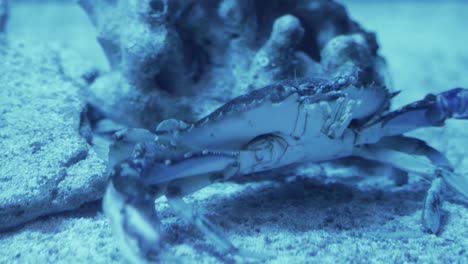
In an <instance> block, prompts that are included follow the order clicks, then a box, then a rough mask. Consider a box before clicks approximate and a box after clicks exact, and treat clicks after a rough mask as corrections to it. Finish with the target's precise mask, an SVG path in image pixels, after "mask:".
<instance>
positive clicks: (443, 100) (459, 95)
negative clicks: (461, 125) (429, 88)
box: [438, 88, 468, 119]
mask: <svg viewBox="0 0 468 264" xmlns="http://www.w3.org/2000/svg"><path fill="white" fill-rule="evenodd" d="M438 99H439V100H438V102H439V106H440V107H441V108H442V109H443V110H444V112H447V113H449V114H450V116H451V117H452V118H455V119H468V89H465V88H455V89H452V90H448V91H446V92H443V93H441V94H440V95H439V96H438Z"/></svg>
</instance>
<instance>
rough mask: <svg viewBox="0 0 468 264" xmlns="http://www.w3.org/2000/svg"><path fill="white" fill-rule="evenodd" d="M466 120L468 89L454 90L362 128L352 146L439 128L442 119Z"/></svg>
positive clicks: (417, 103) (410, 105) (423, 100)
mask: <svg viewBox="0 0 468 264" xmlns="http://www.w3.org/2000/svg"><path fill="white" fill-rule="evenodd" d="M448 118H454V119H468V89H465V88H455V89H451V90H448V91H445V92H442V93H440V94H437V95H433V94H429V95H427V96H426V98H424V99H422V100H420V101H416V102H414V103H411V104H409V105H406V106H404V107H403V108H401V109H399V110H396V111H392V112H390V113H388V114H386V115H384V116H382V117H381V118H379V119H377V120H375V121H372V122H370V123H368V124H366V125H365V127H364V128H363V129H361V131H360V132H359V137H358V139H357V140H356V144H357V145H360V144H370V143H375V142H378V141H379V140H380V139H381V138H383V137H386V136H396V135H401V134H403V133H405V132H408V131H411V130H414V129H417V128H422V127H430V126H442V125H443V124H444V122H445V120H446V119H448Z"/></svg>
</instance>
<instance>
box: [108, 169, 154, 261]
mask: <svg viewBox="0 0 468 264" xmlns="http://www.w3.org/2000/svg"><path fill="white" fill-rule="evenodd" d="M141 171H142V169H141V165H140V164H138V163H137V162H136V161H124V162H122V163H120V164H118V165H116V166H115V167H114V169H113V171H112V172H111V182H110V184H109V185H108V187H107V190H106V194H105V196H104V200H103V210H104V213H105V214H106V216H107V218H108V219H109V221H110V224H111V227H112V229H113V233H114V235H115V236H116V237H115V238H116V239H117V242H118V243H119V246H120V247H119V248H120V249H121V250H122V253H123V255H124V256H125V258H126V259H127V260H129V261H130V262H131V263H146V262H147V261H148V260H154V259H155V258H156V257H157V256H158V255H159V254H158V253H159V251H160V230H159V226H160V223H159V219H158V218H157V215H156V211H155V208H154V197H155V194H154V193H152V191H151V190H150V189H149V188H148V187H147V186H145V185H144V184H143V183H142V182H141V181H140V175H141Z"/></svg>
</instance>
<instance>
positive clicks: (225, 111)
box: [156, 76, 392, 151]
mask: <svg viewBox="0 0 468 264" xmlns="http://www.w3.org/2000/svg"><path fill="white" fill-rule="evenodd" d="M357 83H358V81H357V79H356V78H355V77H353V76H344V77H340V78H337V79H335V80H332V81H326V80H322V79H311V78H307V79H299V80H290V81H283V82H280V83H277V84H274V85H270V86H267V87H264V88H261V89H258V90H254V91H252V92H250V93H248V94H246V95H242V96H239V97H237V98H235V99H233V100H232V101H230V102H228V103H226V104H225V105H223V106H221V107H220V108H218V109H217V110H215V111H214V112H213V113H211V114H210V115H208V116H206V117H204V118H202V119H200V120H199V121H197V122H195V123H194V124H191V125H187V124H185V123H183V124H181V123H178V124H177V125H174V123H172V124H170V125H168V123H167V122H166V123H165V122H163V123H161V124H160V125H159V126H158V128H157V132H156V133H158V134H159V135H167V134H168V133H170V134H171V135H172V136H174V138H175V140H176V141H177V142H178V143H180V144H183V145H187V146H192V147H194V148H197V149H209V150H222V151H226V150H229V151H235V150H240V149H243V148H244V147H245V146H246V144H247V143H249V142H250V141H251V140H252V139H254V138H255V137H257V136H259V135H266V134H274V133H281V134H283V135H291V136H293V137H298V136H300V134H302V133H304V131H299V130H301V129H302V130H305V129H306V130H307V133H319V132H320V128H321V126H322V123H323V122H324V120H325V118H326V117H325V116H323V112H324V110H327V109H323V108H324V107H325V108H327V107H328V108H329V107H330V106H331V104H332V103H333V102H334V101H336V100H337V99H338V98H340V97H343V96H346V97H347V98H348V100H349V101H351V102H353V104H354V106H353V107H352V109H351V108H350V109H349V111H350V112H349V113H347V114H348V115H349V116H351V117H352V119H353V120H356V122H355V123H356V124H361V123H363V122H364V121H365V120H368V119H370V118H372V117H375V116H378V115H379V114H381V113H382V112H383V111H384V110H386V109H388V107H389V103H390V98H391V97H392V94H391V93H389V91H388V90H387V89H386V88H385V87H383V86H379V85H371V86H367V87H363V86H361V87H357V86H358V85H357ZM329 104H330V105H329ZM318 106H320V107H318ZM301 108H306V111H305V112H304V111H302V109H301ZM303 114H307V115H308V117H307V118H308V119H309V120H311V122H308V123H307V125H308V126H309V127H307V128H304V127H302V128H300V127H299V126H301V125H304V124H300V123H301V122H300V121H301V115H303ZM311 126H312V127H311ZM174 131H175V132H174ZM296 134H299V135H296Z"/></svg>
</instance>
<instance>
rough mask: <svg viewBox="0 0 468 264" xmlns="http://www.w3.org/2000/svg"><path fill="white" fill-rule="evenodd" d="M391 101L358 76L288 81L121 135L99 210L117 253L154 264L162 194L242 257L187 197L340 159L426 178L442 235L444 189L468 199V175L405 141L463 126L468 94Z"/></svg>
mask: <svg viewBox="0 0 468 264" xmlns="http://www.w3.org/2000/svg"><path fill="white" fill-rule="evenodd" d="M396 94H397V93H391V92H389V91H388V90H387V89H386V88H385V87H384V86H382V85H377V84H368V85H362V84H361V83H360V82H359V80H358V78H357V77H356V76H340V77H338V78H335V79H332V80H323V79H316V78H305V79H300V80H287V81H281V82H277V83H275V84H272V85H269V86H267V87H264V88H261V89H258V90H253V91H251V92H249V93H247V94H245V95H242V96H240V97H237V98H235V99H233V100H231V101H230V102H228V103H226V104H224V105H223V106H221V107H219V108H218V109H217V110H215V111H214V112H212V113H211V114H209V115H207V116H206V117H204V118H202V119H200V120H198V121H197V122H195V123H191V124H190V123H186V122H183V121H180V120H176V119H169V120H165V121H163V122H161V123H160V124H159V125H158V126H157V128H156V129H155V130H154V131H149V130H145V129H126V130H123V131H119V132H117V133H116V134H115V135H114V143H113V144H112V145H111V147H110V151H109V171H110V172H109V173H110V182H109V185H108V187H107V191H106V194H105V197H104V200H103V209H104V212H105V214H106V215H107V217H108V218H109V220H110V223H111V226H112V228H113V230H114V233H115V235H116V238H117V239H118V241H119V243H120V247H121V250H122V252H123V254H124V255H125V257H126V258H128V259H129V260H131V261H132V262H146V261H151V260H154V259H155V258H157V256H158V253H159V252H160V251H161V249H162V248H163V247H164V244H163V243H162V241H161V230H160V222H159V219H158V216H157V212H156V209H155V200H156V199H157V198H158V197H160V196H166V198H167V202H168V204H169V206H170V207H171V208H172V209H173V210H174V211H175V212H176V214H178V215H179V216H180V217H182V218H184V219H188V220H189V221H191V222H192V223H193V224H194V225H195V226H196V227H197V228H198V229H199V230H200V231H201V232H202V233H203V234H204V235H205V236H206V238H207V239H208V240H211V241H212V243H213V244H214V245H215V246H216V247H217V248H218V249H219V250H220V251H223V252H229V253H234V254H245V255H248V253H246V252H245V251H244V250H242V249H240V248H237V247H236V246H234V245H233V244H232V243H231V242H230V241H229V240H228V239H226V238H225V236H224V235H223V234H222V232H221V231H220V229H219V228H218V227H216V226H215V225H213V224H211V223H210V222H209V221H208V220H207V218H206V217H204V216H203V214H201V213H199V212H197V211H196V210H194V209H192V208H191V206H190V205H189V204H187V203H186V202H185V201H184V200H183V197H184V196H185V195H188V194H191V193H193V192H195V191H197V190H199V189H201V188H203V187H206V186H208V185H210V184H212V183H214V182H223V181H229V180H232V179H236V178H237V177H240V176H242V175H252V174H255V173H262V172H268V171H272V170H280V169H282V168H288V167H291V166H296V165H298V164H301V163H304V162H313V163H320V162H325V161H331V160H336V159H340V158H346V157H359V158H364V159H367V160H371V161H376V162H381V163H385V164H387V165H389V166H392V167H394V168H397V169H398V170H401V171H404V172H411V173H415V174H419V175H421V176H423V177H424V178H426V179H428V180H429V181H430V182H431V185H430V188H429V190H428V191H427V195H426V197H425V201H424V206H423V209H422V217H421V218H422V227H423V229H424V230H425V231H426V232H428V233H434V234H435V233H437V232H439V229H440V217H441V212H440V210H441V204H442V198H443V197H442V193H443V190H444V188H445V186H448V187H450V188H451V189H453V190H455V191H457V192H458V193H460V194H462V195H463V196H465V197H468V177H466V175H463V174H459V173H455V172H454V168H453V166H452V165H451V163H450V162H449V161H448V159H447V158H446V157H445V156H444V155H443V154H442V153H441V152H439V151H438V150H436V149H434V148H432V147H430V146H429V145H428V144H426V143H425V142H424V141H422V140H419V139H416V138H411V137H407V136H404V135H403V134H404V133H405V132H408V131H411V130H414V129H418V128H423V127H431V126H443V125H444V121H445V120H446V119H448V118H454V119H467V118H468V89H464V88H455V89H451V90H448V91H445V92H442V93H440V94H437V95H434V94H428V95H427V96H426V97H425V98H424V99H422V100H419V101H416V102H414V103H411V104H409V105H406V106H404V107H403V108H401V109H399V110H396V111H389V110H388V109H389V104H390V101H391V99H392V98H393V97H394V96H395V95H396ZM247 177H249V176H247Z"/></svg>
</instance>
